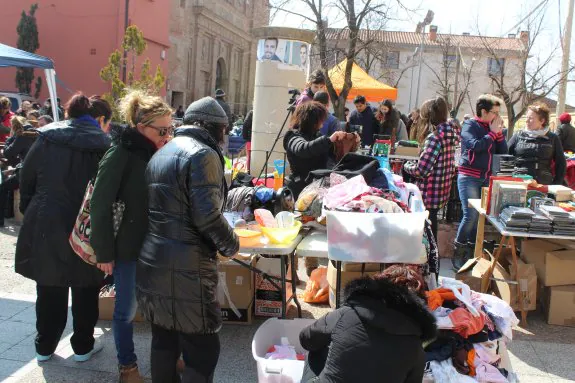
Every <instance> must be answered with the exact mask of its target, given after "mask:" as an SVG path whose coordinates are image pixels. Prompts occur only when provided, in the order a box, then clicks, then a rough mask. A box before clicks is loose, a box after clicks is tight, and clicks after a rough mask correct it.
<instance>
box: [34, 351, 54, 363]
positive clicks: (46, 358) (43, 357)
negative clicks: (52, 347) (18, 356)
mask: <svg viewBox="0 0 575 383" xmlns="http://www.w3.org/2000/svg"><path fill="white" fill-rule="evenodd" d="M52 355H54V354H50V355H40V354H38V353H36V360H37V361H38V363H42V362H47V361H49V360H50V359H52Z"/></svg>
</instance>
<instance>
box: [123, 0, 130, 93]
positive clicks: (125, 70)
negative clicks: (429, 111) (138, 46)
mask: <svg viewBox="0 0 575 383" xmlns="http://www.w3.org/2000/svg"><path fill="white" fill-rule="evenodd" d="M124 12H125V14H124V34H126V30H127V29H128V23H129V22H130V0H126V9H125V10H124ZM123 43H124V38H123V37H122V45H124V44H123ZM123 49H124V62H123V66H122V81H123V82H124V84H125V83H126V76H127V73H126V72H127V66H128V63H127V60H128V51H127V50H126V48H123Z"/></svg>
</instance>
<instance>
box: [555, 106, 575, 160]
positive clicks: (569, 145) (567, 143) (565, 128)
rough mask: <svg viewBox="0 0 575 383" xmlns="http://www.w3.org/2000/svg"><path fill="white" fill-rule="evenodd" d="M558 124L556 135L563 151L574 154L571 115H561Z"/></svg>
mask: <svg viewBox="0 0 575 383" xmlns="http://www.w3.org/2000/svg"><path fill="white" fill-rule="evenodd" d="M559 122H561V125H560V126H559V127H558V128H557V135H559V138H560V139H561V145H563V151H565V152H575V127H573V125H571V115H570V114H569V113H563V114H562V115H560V116H559Z"/></svg>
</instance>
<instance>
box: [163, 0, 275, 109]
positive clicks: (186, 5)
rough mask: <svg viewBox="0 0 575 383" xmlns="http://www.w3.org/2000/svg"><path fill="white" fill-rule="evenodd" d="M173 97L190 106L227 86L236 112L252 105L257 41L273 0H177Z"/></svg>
mask: <svg viewBox="0 0 575 383" xmlns="http://www.w3.org/2000/svg"><path fill="white" fill-rule="evenodd" d="M171 3H172V12H171V16H170V44H171V47H170V49H169V51H168V52H169V53H168V54H169V59H168V63H169V71H168V83H167V90H168V92H167V93H168V94H167V97H168V101H169V102H170V103H171V105H172V106H173V107H175V108H177V107H178V106H179V105H183V106H184V109H185V108H186V106H187V105H189V104H190V103H191V102H192V101H194V100H197V99H199V98H201V97H204V96H213V95H214V93H215V90H216V89H218V88H221V89H223V90H224V91H225V92H226V95H227V98H226V100H227V102H228V103H229V104H230V107H231V108H232V111H233V112H234V113H236V114H245V113H247V111H248V110H249V109H250V108H251V107H252V100H253V93H254V83H255V65H256V49H257V41H255V39H254V38H253V37H252V35H251V30H252V28H255V27H259V26H265V25H268V22H269V7H268V2H267V0H171Z"/></svg>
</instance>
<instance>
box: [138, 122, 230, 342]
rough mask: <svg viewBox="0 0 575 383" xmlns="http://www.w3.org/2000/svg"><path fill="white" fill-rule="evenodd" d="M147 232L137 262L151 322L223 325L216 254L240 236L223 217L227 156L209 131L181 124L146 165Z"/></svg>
mask: <svg viewBox="0 0 575 383" xmlns="http://www.w3.org/2000/svg"><path fill="white" fill-rule="evenodd" d="M146 182H147V184H148V197H149V205H148V216H149V225H148V233H147V235H146V239H145V240H144V244H143V247H142V251H141V254H140V258H139V260H138V268H137V281H136V295H137V298H138V303H139V305H140V308H141V309H142V312H143V314H144V316H145V317H146V318H147V319H148V320H149V321H150V322H152V323H154V324H156V325H158V326H161V327H164V328H166V329H169V330H176V331H179V332H183V333H187V334H210V333H216V332H218V331H219V329H220V328H221V313H220V306H219V304H218V301H217V291H216V289H217V285H218V272H217V265H216V253H217V252H219V253H220V254H222V255H224V256H227V257H231V256H233V255H235V254H236V253H237V251H238V250H239V241H238V238H237V237H236V235H235V233H234V232H233V229H232V228H231V227H230V226H229V225H228V223H227V221H226V220H225V218H224V216H223V214H222V207H223V206H224V201H225V196H226V192H227V187H226V183H225V179H224V160H223V156H222V154H221V152H220V150H219V148H218V146H217V144H216V142H215V141H214V140H213V139H212V138H211V136H210V135H209V134H208V132H207V131H206V130H205V129H202V128H197V127H190V126H187V127H182V128H180V129H177V130H176V133H175V138H174V139H173V140H172V141H171V142H169V143H168V144H167V145H166V146H165V147H163V148H162V149H161V150H160V151H158V152H157V153H156V154H155V155H154V157H152V159H151V160H150V162H149V164H148V168H147V170H146Z"/></svg>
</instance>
